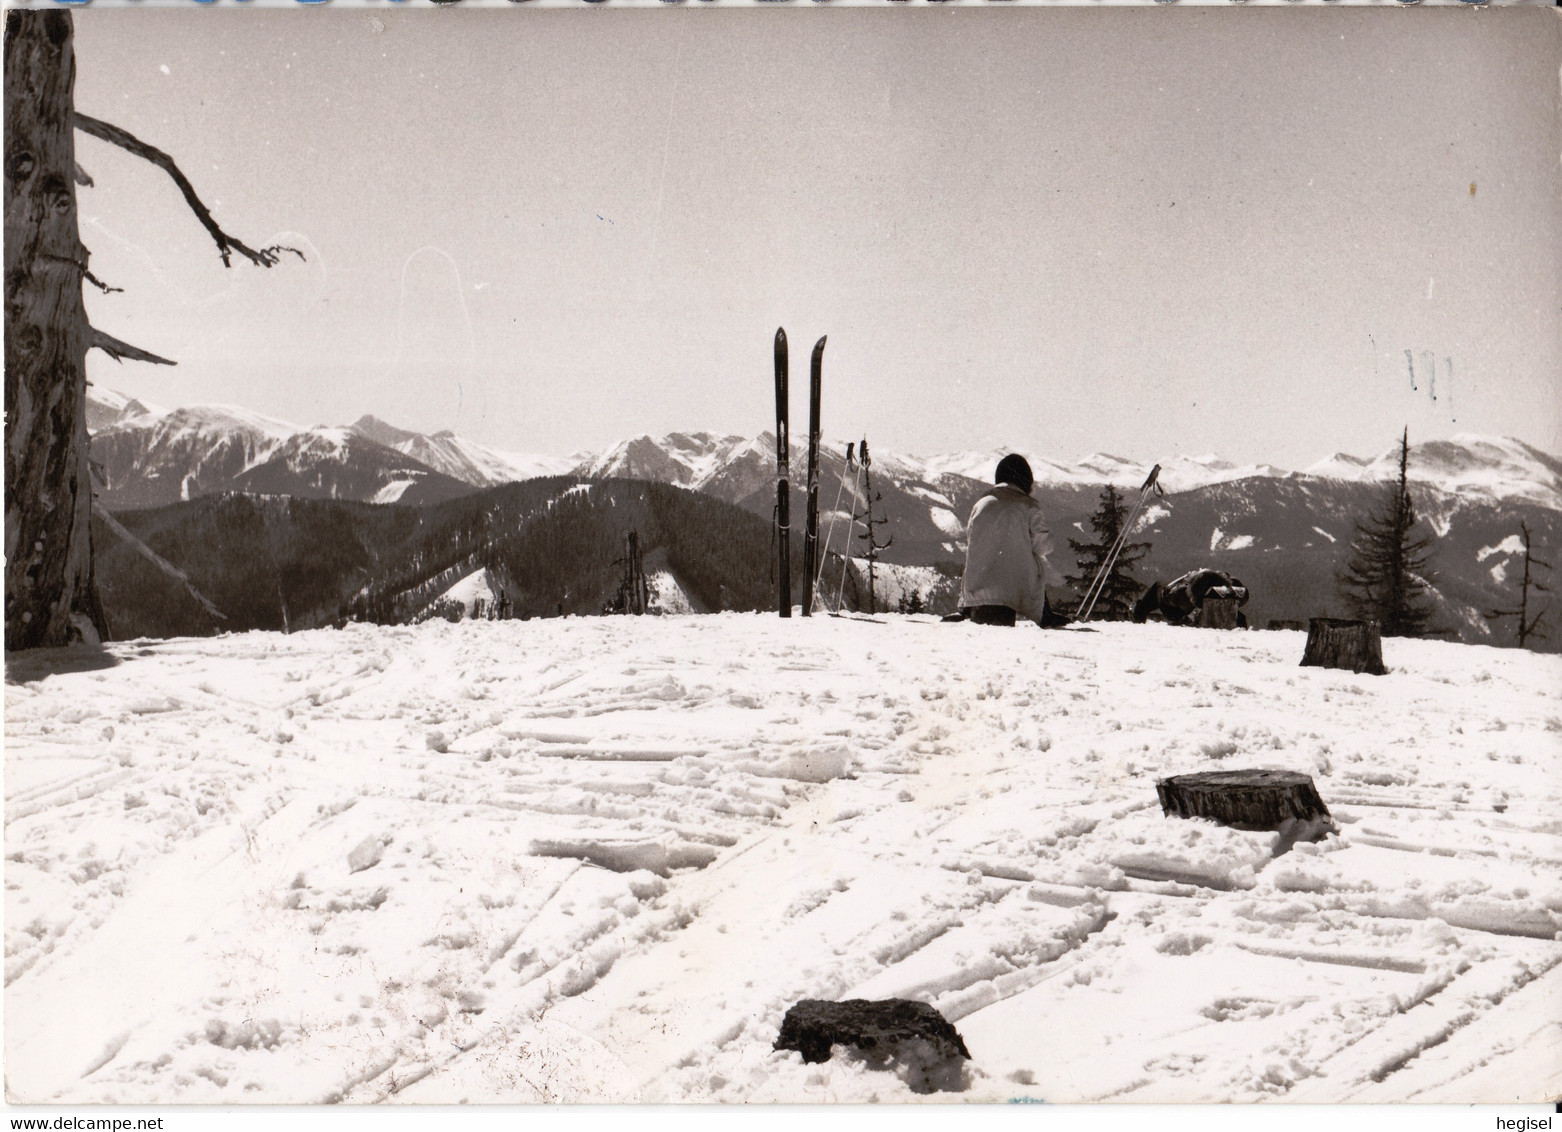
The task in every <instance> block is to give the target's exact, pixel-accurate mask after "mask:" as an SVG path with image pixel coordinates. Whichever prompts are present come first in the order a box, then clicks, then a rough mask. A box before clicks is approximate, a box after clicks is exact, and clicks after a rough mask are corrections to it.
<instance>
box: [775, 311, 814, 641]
mask: <svg viewBox="0 0 1562 1132" xmlns="http://www.w3.org/2000/svg"><path fill="white" fill-rule="evenodd" d="M823 366H824V339H823V338H821V339H819V341H818V342H816V343H814V356H813V364H812V366H811V367H810V369H809V378H808V518H807V522H806V524H805V526H804V527H803V578H804V581H803V616H804V617H807V616H808V615H809V614H811V613H812V612H813V604H814V579H815V577H817V575H818V556H819V383H820V377H821V372H822V369H823ZM790 417H791V412H790V409H789V408H788V400H787V354H786V331H785V330H784V329H780V328H777V330H776V534H777V536H778V537H777V539H776V542H777V545H778V546H779V547H780V555H781V560H780V563H779V565H780V569H779V570H778V571H777V577H778V581H777V599H776V600H777V605H778V606H779V609H778V612H779V613H780V614H781V616H782V617H790V616H792V547H791V537H792V482H791V478H790V471H789V469H788V464H789V462H790V450H791V438H790V436H789V428H790V423H791V422H790Z"/></svg>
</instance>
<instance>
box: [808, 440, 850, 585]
mask: <svg viewBox="0 0 1562 1132" xmlns="http://www.w3.org/2000/svg"><path fill="white" fill-rule="evenodd" d="M836 484H837V486H836V489H835V506H834V507H833V508H831V509H830V527H829V529H828V530H827V531H825V534H824V550H823V552H821V553H820V555H819V567H818V570H817V571H816V572H815V574H814V576H813V578H812V580H811V581H810V582H809V585H811V586H813V587H814V589H815V591H816V592H817V593H818V594H819V596H820V597H821V598H823V597H824V596H825V593H824V591H822V590H820V589H819V584H820V583H821V582H822V581H823V580H824V564H825V559H826V558H828V557H829V554H830V542H831V540H832V539H834V538H835V520H836V519H837V518H839V517H840V513H841V496H842V495H844V494H846V470H845V469H844V468H843V469H841V478H840V479H839V480H837V481H836Z"/></svg>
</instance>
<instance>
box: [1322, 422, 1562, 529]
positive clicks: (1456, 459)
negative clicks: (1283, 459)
mask: <svg viewBox="0 0 1562 1132" xmlns="http://www.w3.org/2000/svg"><path fill="white" fill-rule="evenodd" d="M1307 474H1308V475H1312V476H1319V477H1322V478H1325V479H1339V480H1349V481H1354V482H1358V483H1362V482H1373V481H1382V480H1392V479H1396V478H1397V477H1398V475H1399V446H1398V445H1395V446H1394V447H1392V448H1391V449H1389V450H1387V451H1385V452H1384V453H1382V454H1381V455H1379V456H1377V457H1376V458H1375V459H1371V460H1362V459H1359V458H1358V457H1355V456H1348V455H1345V454H1344V453H1335V454H1334V455H1333V456H1330V457H1328V458H1327V459H1324V460H1320V461H1319V462H1318V463H1316V464H1314V465H1313V466H1312V467H1310V468H1308V469H1307ZM1407 475H1408V478H1409V479H1411V480H1412V481H1415V482H1417V483H1425V484H1431V485H1433V486H1434V487H1436V488H1438V489H1439V490H1440V491H1444V492H1447V493H1449V494H1451V495H1467V496H1474V497H1477V498H1485V499H1491V500H1512V501H1523V502H1530V503H1538V504H1540V505H1541V506H1543V507H1549V508H1551V509H1553V510H1562V461H1559V460H1557V458H1556V457H1554V456H1550V455H1548V454H1546V453H1545V452H1542V451H1540V450H1539V449H1538V448H1535V447H1533V446H1531V445H1528V444H1525V443H1524V442H1523V441H1522V440H1514V439H1513V438H1512V437H1488V436H1475V435H1473V434H1469V433H1461V434H1459V435H1457V436H1454V437H1451V438H1450V439H1448V440H1428V441H1424V442H1422V443H1420V444H1412V445H1411V446H1410V461H1409V465H1408V469H1407Z"/></svg>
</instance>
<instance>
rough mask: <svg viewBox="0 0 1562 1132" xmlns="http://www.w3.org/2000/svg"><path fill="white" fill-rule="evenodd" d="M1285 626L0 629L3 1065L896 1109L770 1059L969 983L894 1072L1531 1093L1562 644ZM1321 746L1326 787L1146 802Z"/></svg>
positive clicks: (99, 1082) (638, 622) (431, 1090)
mask: <svg viewBox="0 0 1562 1132" xmlns="http://www.w3.org/2000/svg"><path fill="white" fill-rule="evenodd" d="M1302 643H1303V635H1302V634H1300V633H1295V632H1266V633H1236V632H1232V633H1220V632H1214V631H1206V630H1197V629H1177V628H1172V627H1167V626H1158V625H1149V626H1128V625H1099V626H1095V627H1093V630H1092V631H1088V632H1075V631H1065V632H1042V631H1040V630H1035V629H1030V628H1020V629H1014V630H1004V629H984V628H982V627H978V626H972V625H940V624H938V623H937V622H936V621H934V620H932V619H929V618H924V617H898V616H893V615H889V616H885V617H883V618H881V623H876V624H875V623H867V622H863V621H857V620H851V619H834V618H828V617H815V618H812V619H810V620H806V621H805V620H801V619H794V620H792V621H789V622H783V621H780V620H779V619H777V618H775V617H773V616H771V617H762V616H744V615H737V614H723V615H719V616H713V617H690V618H676V619H672V618H591V619H579V618H570V619H563V620H546V621H530V622H525V623H522V622H516V621H510V622H478V623H472V622H464V623H460V624H455V625H452V624H447V623H445V622H443V621H431V622H429V623H426V624H423V625H419V626H415V627H401V628H375V627H370V626H350V627H348V628H347V629H344V630H340V631H333V630H320V631H311V632H304V633H298V634H294V635H292V636H282V635H277V634H265V633H252V634H246V635H238V636H230V637H224V638H218V639H213V640H171V641H159V642H145V641H142V642H130V643H125V644H115V645H113V646H110V647H109V648H108V650H107V653H108V656H109V657H111V658H112V659H113V660H115V661H117V663H114V664H112V665H98V666H94V665H93V664H91V663H90V657H91V654H86V653H80V652H61V653H38V654H23V655H18V656H12V657H10V658H8V662H7V685H6V708H5V726H6V760H5V807H6V832H5V851H6V866H5V877H6V967H5V980H6V989H5V1014H6V1027H5V1038H6V1043H7V1048H6V1070H7V1084H8V1088H9V1092H10V1097H11V1099H12V1100H13V1101H16V1102H49V1103H61V1104H65V1103H69V1104H82V1103H98V1102H112V1103H122V1104H139V1103H149V1102H157V1103H163V1102H178V1103H199V1104H212V1103H234V1102H238V1103H243V1102H318V1101H346V1102H354V1103H360V1102H377V1101H395V1102H426V1103H427V1102H453V1101H461V1100H470V1101H473V1102H484V1101H489V1102H497V1101H504V1102H532V1101H579V1100H596V1101H666V1102H688V1101H710V1100H718V1101H794V1102H828V1101H861V1100H869V1099H873V1098H877V1099H880V1100H912V1099H919V1098H918V1096H917V1094H914V1093H912V1092H911V1091H910V1090H909V1088H908V1087H907V1086H906V1084H905V1083H904V1081H903V1080H902V1079H901V1077H900V1076H898V1075H897V1074H896V1073H894V1072H888V1071H884V1070H883V1069H876V1068H873V1067H871V1066H869V1065H868V1064H867V1063H865V1062H864V1061H862V1060H861V1059H860V1058H856V1057H851V1056H846V1055H845V1054H844V1053H843V1051H841V1050H839V1049H838V1050H837V1052H836V1056H835V1058H834V1059H832V1060H831V1061H830V1062H828V1063H825V1064H822V1065H805V1064H804V1063H803V1062H802V1061H801V1058H800V1056H799V1055H798V1054H796V1053H790V1052H788V1053H778V1052H775V1051H774V1050H773V1049H772V1043H773V1042H774V1040H775V1037H776V1033H777V1030H778V1027H779V1025H780V1021H781V1017H782V1015H783V1013H784V1012H785V1010H786V1008H787V1007H788V1006H789V1005H791V1003H793V1002H795V1001H796V1000H798V999H800V998H805V997H812V998H847V997H873V998H876V997H889V996H905V997H913V998H919V999H922V1000H925V1001H929V1002H932V1003H933V1004H934V1005H936V1006H937V1007H938V1008H939V1009H940V1010H942V1011H943V1012H944V1013H945V1014H946V1016H948V1017H949V1018H950V1019H951V1020H952V1021H955V1022H956V1024H957V1026H958V1027H959V1029H960V1031H961V1033H962V1034H963V1035H964V1037H965V1040H966V1043H967V1045H968V1046H969V1048H970V1050H971V1052H972V1055H973V1061H972V1062H971V1063H970V1064H969V1066H968V1067H967V1070H966V1080H967V1083H968V1087H967V1089H966V1090H965V1091H964V1092H960V1093H937V1094H932V1095H931V1096H929V1097H923V1098H920V1099H934V1100H938V1099H972V1100H1000V1099H1006V1098H1010V1097H1032V1098H1038V1099H1046V1100H1049V1101H1058V1102H1064V1101H1081V1100H1102V1099H1113V1100H1128V1101H1157V1102H1159V1101H1223V1100H1238V1101H1247V1100H1263V1099H1269V1098H1283V1099H1294V1100H1307V1101H1388V1100H1415V1101H1423V1100H1424V1101H1433V1100H1436V1101H1459V1102H1472V1101H1488V1102H1496V1101H1501V1102H1517V1101H1538V1100H1542V1099H1544V1098H1547V1097H1553V1096H1555V1095H1557V1094H1558V1093H1559V1092H1562V1057H1558V1053H1559V1052H1562V1023H1559V1021H1558V1020H1559V1018H1562V969H1558V966H1559V963H1562V942H1558V939H1557V934H1558V929H1559V928H1562V884H1559V880H1558V877H1559V870H1558V865H1559V864H1562V836H1559V834H1562V823H1558V821H1557V819H1556V817H1555V815H1556V813H1558V812H1559V798H1558V794H1559V792H1562V778H1559V775H1558V774H1557V770H1558V756H1559V752H1562V658H1557V657H1541V656H1535V655H1532V654H1524V653H1519V652H1517V651H1511V650H1508V651H1499V650H1495V649H1490V648H1482V647H1474V646H1461V645H1451V644H1445V643H1441V642H1417V641H1403V640H1387V641H1385V642H1384V654H1385V660H1386V661H1387V663H1388V665H1389V667H1390V669H1391V671H1390V674H1389V675H1387V676H1385V677H1379V678H1373V677H1370V676H1354V675H1351V674H1349V673H1342V672H1336V671H1325V670H1318V669H1302V668H1299V667H1298V666H1297V661H1298V659H1299V658H1300V655H1301V651H1302ZM1240 766H1273V767H1282V768H1287V769H1294V770H1301V771H1303V772H1306V773H1309V774H1312V775H1313V776H1314V777H1315V779H1316V781H1317V784H1318V787H1319V790H1320V792H1321V794H1322V795H1323V797H1324V799H1325V801H1326V802H1327V803H1328V804H1329V806H1330V808H1331V810H1332V812H1333V814H1334V817H1335V819H1336V820H1337V822H1338V825H1339V833H1338V834H1337V835H1335V836H1331V837H1329V838H1328V839H1326V840H1324V841H1322V842H1318V843H1305V842H1304V843H1301V844H1298V845H1296V846H1295V847H1294V848H1291V849H1290V850H1289V851H1285V852H1281V853H1279V854H1278V855H1277V852H1276V850H1277V848H1278V847H1279V846H1278V839H1277V836H1276V835H1275V834H1272V833H1248V832H1241V831H1236V830H1231V829H1227V828H1223V827H1219V826H1216V825H1213V824H1211V823H1206V822H1198V821H1180V820H1177V819H1169V818H1165V817H1163V816H1162V815H1161V812H1160V809H1159V806H1158V804H1157V802H1156V797H1155V787H1154V783H1155V780H1156V778H1158V777H1162V776H1164V775H1166V774H1171V773H1179V772H1185V771H1191V770H1199V769H1212V768H1220V767H1226V768H1233V767H1240Z"/></svg>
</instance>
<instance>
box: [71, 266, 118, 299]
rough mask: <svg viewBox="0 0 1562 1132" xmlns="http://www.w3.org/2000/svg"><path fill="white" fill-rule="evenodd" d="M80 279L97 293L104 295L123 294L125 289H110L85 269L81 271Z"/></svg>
mask: <svg viewBox="0 0 1562 1132" xmlns="http://www.w3.org/2000/svg"><path fill="white" fill-rule="evenodd" d="M81 277H82V278H83V279H85V280H86V281H87V282H88V283H91V284H92V285H93V286H94V287H96V288H97V289H98V290H99V291H102V292H103V293H104V294H105V295H115V294H124V291H125V289H124V288H123V287H110V286H109V285H108V284H107V283H105V282H103V280H101V279H99V278H98V277H97V276H96V275H94V274H92V272H90V271H88V270H87V269H86V268H85V267H84V268H82V269H81Z"/></svg>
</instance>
